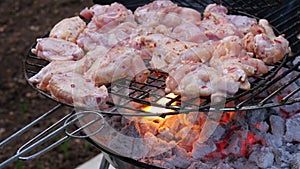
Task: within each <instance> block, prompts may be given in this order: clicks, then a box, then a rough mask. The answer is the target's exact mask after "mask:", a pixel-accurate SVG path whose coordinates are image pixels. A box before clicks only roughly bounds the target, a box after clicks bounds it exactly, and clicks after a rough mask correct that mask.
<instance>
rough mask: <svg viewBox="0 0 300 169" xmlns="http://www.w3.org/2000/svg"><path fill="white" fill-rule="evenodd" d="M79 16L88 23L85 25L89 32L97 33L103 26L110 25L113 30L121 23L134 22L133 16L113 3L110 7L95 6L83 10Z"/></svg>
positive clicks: (123, 7)
mask: <svg viewBox="0 0 300 169" xmlns="http://www.w3.org/2000/svg"><path fill="white" fill-rule="evenodd" d="M80 15H81V16H82V17H84V18H86V19H88V20H90V22H89V23H88V25H87V28H88V29H89V30H93V31H98V30H99V29H103V26H107V25H110V26H109V27H108V28H113V27H114V26H117V25H119V24H120V23H123V22H134V16H133V14H132V12H131V11H130V10H128V9H127V8H126V7H125V6H124V5H122V4H119V3H113V4H111V5H98V4H95V5H94V6H92V7H90V8H85V9H84V10H82V11H81V12H80Z"/></svg>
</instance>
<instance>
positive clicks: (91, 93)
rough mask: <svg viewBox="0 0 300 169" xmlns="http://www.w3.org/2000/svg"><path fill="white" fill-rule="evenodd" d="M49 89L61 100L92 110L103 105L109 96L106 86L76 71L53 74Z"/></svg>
mask: <svg viewBox="0 0 300 169" xmlns="http://www.w3.org/2000/svg"><path fill="white" fill-rule="evenodd" d="M49 91H50V93H51V95H52V96H54V97H55V98H56V99H57V100H59V101H61V102H64V103H68V104H73V105H74V106H75V107H79V108H84V109H92V110H94V109H96V110H97V108H99V107H103V106H104V104H105V102H106V99H107V97H108V92H107V89H106V87H105V86H101V87H98V86H97V85H96V84H95V82H94V81H92V80H91V79H86V78H84V77H83V76H82V75H80V74H77V73H74V72H69V73H64V74H55V75H53V76H52V78H51V80H50V81H49Z"/></svg>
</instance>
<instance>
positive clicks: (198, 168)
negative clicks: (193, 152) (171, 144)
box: [187, 161, 212, 169]
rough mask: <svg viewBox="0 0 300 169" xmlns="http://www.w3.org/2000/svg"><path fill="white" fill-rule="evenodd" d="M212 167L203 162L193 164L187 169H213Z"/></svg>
mask: <svg viewBox="0 0 300 169" xmlns="http://www.w3.org/2000/svg"><path fill="white" fill-rule="evenodd" d="M211 168H212V167H211V166H210V165H208V164H205V163H203V162H201V161H197V162H193V163H192V164H191V165H190V166H189V168H187V169H211Z"/></svg>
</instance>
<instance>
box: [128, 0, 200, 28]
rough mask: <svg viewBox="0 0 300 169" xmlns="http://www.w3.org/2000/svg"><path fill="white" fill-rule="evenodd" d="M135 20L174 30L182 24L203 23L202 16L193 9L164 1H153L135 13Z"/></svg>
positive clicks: (167, 0) (143, 23)
mask: <svg viewBox="0 0 300 169" xmlns="http://www.w3.org/2000/svg"><path fill="white" fill-rule="evenodd" d="M134 15H135V19H136V20H137V22H138V23H139V24H142V25H148V26H153V25H161V24H162V25H165V26H167V27H171V28H174V27H176V26H178V25H180V24H181V23H182V22H189V23H193V24H196V25H197V24H198V23H199V22H200V21H201V14H200V13H199V12H198V11H196V10H194V9H191V8H184V7H178V6H177V5H176V4H175V3H173V2H171V1H169V0H164V1H153V2H152V3H149V4H147V5H144V6H142V7H138V8H137V9H136V10H135V12H134Z"/></svg>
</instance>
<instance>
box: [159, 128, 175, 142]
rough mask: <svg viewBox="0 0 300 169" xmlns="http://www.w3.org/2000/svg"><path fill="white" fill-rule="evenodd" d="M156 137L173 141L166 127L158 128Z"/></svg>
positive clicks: (172, 136)
mask: <svg viewBox="0 0 300 169" xmlns="http://www.w3.org/2000/svg"><path fill="white" fill-rule="evenodd" d="M157 137H158V138H160V139H163V140H165V141H171V140H173V139H174V135H173V134H172V133H171V132H170V130H169V128H167V127H161V128H159V129H158V134H157Z"/></svg>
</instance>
